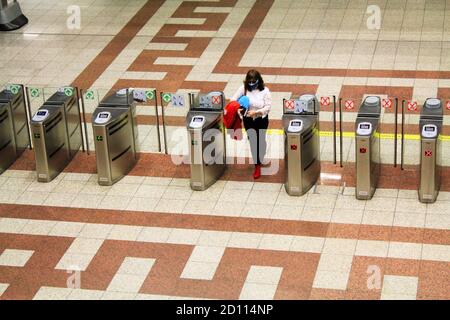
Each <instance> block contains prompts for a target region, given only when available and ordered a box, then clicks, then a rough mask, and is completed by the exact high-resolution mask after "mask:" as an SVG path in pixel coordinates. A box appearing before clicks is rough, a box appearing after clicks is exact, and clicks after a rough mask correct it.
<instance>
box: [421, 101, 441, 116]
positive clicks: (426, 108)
mask: <svg viewBox="0 0 450 320" xmlns="http://www.w3.org/2000/svg"><path fill="white" fill-rule="evenodd" d="M420 117H421V118H423V119H429V118H432V119H443V117H444V109H443V107H442V101H440V100H439V99H434V98H431V99H427V100H426V101H425V103H424V104H423V108H422V112H421V114H420Z"/></svg>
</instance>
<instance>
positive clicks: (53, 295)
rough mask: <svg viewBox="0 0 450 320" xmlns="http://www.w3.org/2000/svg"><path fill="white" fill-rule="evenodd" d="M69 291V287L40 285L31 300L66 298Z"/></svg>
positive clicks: (70, 290)
mask: <svg viewBox="0 0 450 320" xmlns="http://www.w3.org/2000/svg"><path fill="white" fill-rule="evenodd" d="M71 292H72V289H69V288H53V287H41V288H40V289H39V290H38V292H37V293H36V294H35V295H34V297H33V300H66V299H67V298H68V296H69V294H70V293H71Z"/></svg>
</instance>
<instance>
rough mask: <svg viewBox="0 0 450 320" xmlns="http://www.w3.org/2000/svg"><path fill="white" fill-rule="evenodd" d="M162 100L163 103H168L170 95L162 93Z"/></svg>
mask: <svg viewBox="0 0 450 320" xmlns="http://www.w3.org/2000/svg"><path fill="white" fill-rule="evenodd" d="M162 99H163V101H164V102H165V103H169V102H170V101H171V100H172V95H171V94H170V93H163V95H162Z"/></svg>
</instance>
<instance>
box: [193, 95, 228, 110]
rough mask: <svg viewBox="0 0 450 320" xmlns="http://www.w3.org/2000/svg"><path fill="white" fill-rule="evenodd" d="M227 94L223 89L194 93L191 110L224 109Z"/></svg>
mask: <svg viewBox="0 0 450 320" xmlns="http://www.w3.org/2000/svg"><path fill="white" fill-rule="evenodd" d="M224 102H225V96H224V94H223V92H221V91H212V92H209V93H207V94H201V93H199V94H197V95H194V97H193V101H192V103H191V105H190V107H191V110H198V111H222V110H223V104H224Z"/></svg>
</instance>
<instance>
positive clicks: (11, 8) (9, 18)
mask: <svg viewBox="0 0 450 320" xmlns="http://www.w3.org/2000/svg"><path fill="white" fill-rule="evenodd" d="M27 23H28V18H27V17H25V16H24V14H23V13H22V9H21V8H20V5H19V2H17V0H12V1H11V0H9V1H8V0H1V1H0V31H13V30H16V29H19V28H21V27H23V26H24V25H26V24H27Z"/></svg>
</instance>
